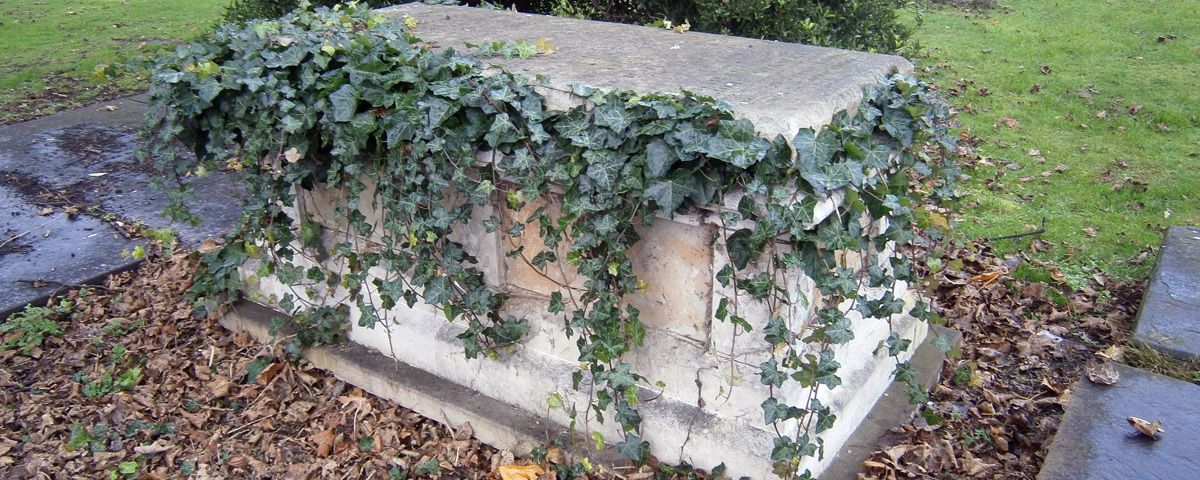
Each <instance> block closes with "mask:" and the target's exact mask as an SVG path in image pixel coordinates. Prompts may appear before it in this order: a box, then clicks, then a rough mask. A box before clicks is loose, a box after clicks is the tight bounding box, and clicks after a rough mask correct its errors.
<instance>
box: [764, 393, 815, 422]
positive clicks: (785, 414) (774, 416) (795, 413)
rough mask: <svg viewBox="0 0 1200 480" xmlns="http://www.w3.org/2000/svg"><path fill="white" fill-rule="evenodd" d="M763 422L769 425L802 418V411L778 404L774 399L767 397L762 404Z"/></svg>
mask: <svg viewBox="0 0 1200 480" xmlns="http://www.w3.org/2000/svg"><path fill="white" fill-rule="evenodd" d="M762 409H763V421H764V422H765V423H766V424H768V425H770V424H772V423H775V422H778V421H781V420H788V419H792V418H803V417H804V414H805V411H804V409H801V408H797V407H793V406H790V405H786V404H783V403H779V400H777V399H775V397H768V398H767V399H766V400H763V402H762Z"/></svg>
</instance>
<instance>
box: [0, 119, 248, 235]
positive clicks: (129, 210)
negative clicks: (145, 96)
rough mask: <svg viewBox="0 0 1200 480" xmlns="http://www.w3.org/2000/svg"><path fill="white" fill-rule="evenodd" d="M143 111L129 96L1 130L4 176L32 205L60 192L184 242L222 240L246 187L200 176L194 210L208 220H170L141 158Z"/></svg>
mask: <svg viewBox="0 0 1200 480" xmlns="http://www.w3.org/2000/svg"><path fill="white" fill-rule="evenodd" d="M110 107H111V109H110ZM144 113H145V106H144V104H143V103H142V99H141V97H131V98H126V99H120V100H115V101H113V102H109V103H106V104H101V105H95V106H92V107H85V108H82V109H78V110H72V111H69V112H63V113H59V114H56V115H51V116H48V117H43V118H39V119H36V120H32V121H29V122H25V123H20V124H16V125H11V126H8V127H4V128H0V175H4V176H7V177H10V179H11V180H10V183H15V184H18V185H20V186H21V187H22V188H21V189H20V191H21V193H23V194H25V196H26V201H28V202H30V203H37V200H36V199H35V198H34V197H36V196H38V195H43V194H46V193H47V192H58V193H61V197H64V198H62V199H61V200H63V201H70V202H74V203H77V204H81V205H84V206H92V205H95V206H98V207H99V208H100V210H102V211H104V212H111V213H114V214H116V215H117V216H118V217H120V218H124V219H127V220H131V221H140V222H142V223H145V224H146V225H149V226H151V227H154V228H163V227H170V228H172V229H175V230H176V231H178V232H179V236H180V239H181V240H182V241H183V243H184V244H185V245H191V246H194V245H198V244H199V243H200V242H201V241H203V240H204V239H205V238H210V237H220V236H221V235H223V234H224V232H225V231H226V230H228V229H229V228H230V227H231V226H232V225H234V224H235V222H236V221H237V219H238V216H239V215H240V213H241V208H242V199H243V198H244V196H245V195H244V194H243V192H242V189H241V186H240V185H238V184H237V183H236V182H234V181H232V179H230V178H229V177H228V176H226V175H222V174H220V173H215V174H211V175H208V176H205V177H201V178H199V179H197V180H196V181H194V182H193V183H192V185H193V186H194V187H195V190H196V192H197V198H196V201H193V202H190V203H189V207H190V208H191V209H192V211H193V212H194V213H196V214H197V215H198V216H200V217H201V218H203V219H204V223H203V224H201V225H200V226H191V225H186V224H182V223H177V222H172V221H170V219H168V218H166V217H164V216H163V215H162V210H163V207H164V206H165V205H166V204H167V192H166V191H165V190H160V189H156V188H152V187H151V182H152V181H153V180H154V179H155V177H156V173H155V171H154V168H153V166H152V164H151V162H150V161H141V160H138V158H137V154H136V152H137V150H138V148H140V147H141V145H142V142H141V139H140V137H139V135H138V128H139V127H140V125H141V122H142V116H143V114H144Z"/></svg>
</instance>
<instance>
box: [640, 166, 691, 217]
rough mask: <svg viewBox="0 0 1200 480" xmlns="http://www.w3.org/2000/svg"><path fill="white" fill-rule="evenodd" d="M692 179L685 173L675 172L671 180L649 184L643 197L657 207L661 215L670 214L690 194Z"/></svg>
mask: <svg viewBox="0 0 1200 480" xmlns="http://www.w3.org/2000/svg"><path fill="white" fill-rule="evenodd" d="M693 191H694V189H693V188H692V179H691V177H690V176H689V175H688V174H687V173H686V172H677V173H676V174H675V175H672V176H671V178H668V179H664V180H656V181H653V182H650V185H649V186H647V187H646V191H645V192H644V195H645V196H646V198H649V199H650V200H653V201H654V203H655V204H657V205H658V209H659V211H660V212H662V213H663V214H671V213H673V212H674V211H675V210H676V209H677V208H679V206H680V205H682V204H683V201H684V200H685V199H687V197H688V196H689V195H691V194H692V192H693Z"/></svg>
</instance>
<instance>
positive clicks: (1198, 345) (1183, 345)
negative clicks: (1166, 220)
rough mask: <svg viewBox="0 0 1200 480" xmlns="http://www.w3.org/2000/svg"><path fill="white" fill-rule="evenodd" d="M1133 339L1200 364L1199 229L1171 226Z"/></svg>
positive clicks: (1147, 291)
mask: <svg viewBox="0 0 1200 480" xmlns="http://www.w3.org/2000/svg"><path fill="white" fill-rule="evenodd" d="M1133 340H1134V341H1135V342H1138V343H1142V344H1145V345H1148V346H1150V347H1151V348H1154V349H1155V350H1158V351H1160V352H1163V353H1166V354H1168V355H1172V356H1175V357H1178V358H1181V359H1184V360H1193V361H1200V227H1171V228H1170V229H1169V230H1167V236H1166V239H1165V240H1163V246H1162V250H1159V253H1158V263H1157V264H1156V265H1155V267H1154V272H1153V273H1151V274H1150V282H1149V284H1148V285H1147V286H1146V294H1145V297H1143V298H1142V308H1141V310H1139V311H1138V317H1137V326H1136V327H1135V328H1134V331H1133Z"/></svg>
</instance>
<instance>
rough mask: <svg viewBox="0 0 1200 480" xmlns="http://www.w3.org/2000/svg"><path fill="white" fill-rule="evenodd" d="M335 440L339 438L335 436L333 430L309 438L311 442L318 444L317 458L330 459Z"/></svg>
mask: <svg viewBox="0 0 1200 480" xmlns="http://www.w3.org/2000/svg"><path fill="white" fill-rule="evenodd" d="M335 438H337V436H336V435H334V433H333V429H332V428H330V429H326V430H324V431H322V432H321V433H317V434H313V435H312V436H310V437H308V439H309V440H312V441H313V442H314V443H316V444H317V456H318V457H328V456H329V452H330V451H332V450H333V441H334V439H335Z"/></svg>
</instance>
